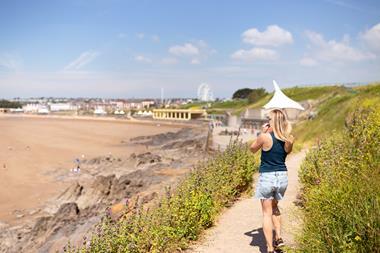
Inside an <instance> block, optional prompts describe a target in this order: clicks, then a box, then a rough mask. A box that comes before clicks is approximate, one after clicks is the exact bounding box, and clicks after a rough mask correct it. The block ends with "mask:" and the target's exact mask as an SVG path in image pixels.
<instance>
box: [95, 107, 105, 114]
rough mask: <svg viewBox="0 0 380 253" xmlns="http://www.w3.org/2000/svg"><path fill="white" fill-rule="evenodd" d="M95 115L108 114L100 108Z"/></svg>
mask: <svg viewBox="0 0 380 253" xmlns="http://www.w3.org/2000/svg"><path fill="white" fill-rule="evenodd" d="M94 114H95V115H106V114H107V112H106V111H105V110H104V109H103V108H102V107H98V108H96V109H95V111H94Z"/></svg>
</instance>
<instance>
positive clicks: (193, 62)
mask: <svg viewBox="0 0 380 253" xmlns="http://www.w3.org/2000/svg"><path fill="white" fill-rule="evenodd" d="M200 63H201V61H200V60H199V59H197V58H194V59H191V61H190V64H193V65H196V64H200Z"/></svg>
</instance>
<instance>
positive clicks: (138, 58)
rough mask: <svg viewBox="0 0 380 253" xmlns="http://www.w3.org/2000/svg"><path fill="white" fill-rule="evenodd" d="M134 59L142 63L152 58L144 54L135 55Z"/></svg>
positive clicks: (148, 61) (149, 61)
mask: <svg viewBox="0 0 380 253" xmlns="http://www.w3.org/2000/svg"><path fill="white" fill-rule="evenodd" d="M135 60H136V61H138V62H143V63H151V62H152V59H150V58H148V57H145V56H142V55H137V56H136V57H135Z"/></svg>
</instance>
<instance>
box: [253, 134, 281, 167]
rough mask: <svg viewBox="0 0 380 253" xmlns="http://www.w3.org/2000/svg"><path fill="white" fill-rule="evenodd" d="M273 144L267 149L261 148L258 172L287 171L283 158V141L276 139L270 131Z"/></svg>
mask: <svg viewBox="0 0 380 253" xmlns="http://www.w3.org/2000/svg"><path fill="white" fill-rule="evenodd" d="M270 135H271V137H272V140H273V145H272V148H271V149H270V150H268V151H264V150H261V164H260V169H259V172H272V171H287V168H286V165H285V159H286V156H287V155H288V154H287V153H286V151H285V142H283V141H281V140H278V139H276V137H275V136H274V132H271V133H270Z"/></svg>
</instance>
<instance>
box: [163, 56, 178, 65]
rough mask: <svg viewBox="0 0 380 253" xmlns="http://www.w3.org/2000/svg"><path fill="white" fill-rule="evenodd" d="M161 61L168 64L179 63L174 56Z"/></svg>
mask: <svg viewBox="0 0 380 253" xmlns="http://www.w3.org/2000/svg"><path fill="white" fill-rule="evenodd" d="M161 63H162V64H166V65H171V64H177V63H178V60H177V59H176V58H173V57H166V58H163V59H162V60H161Z"/></svg>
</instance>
